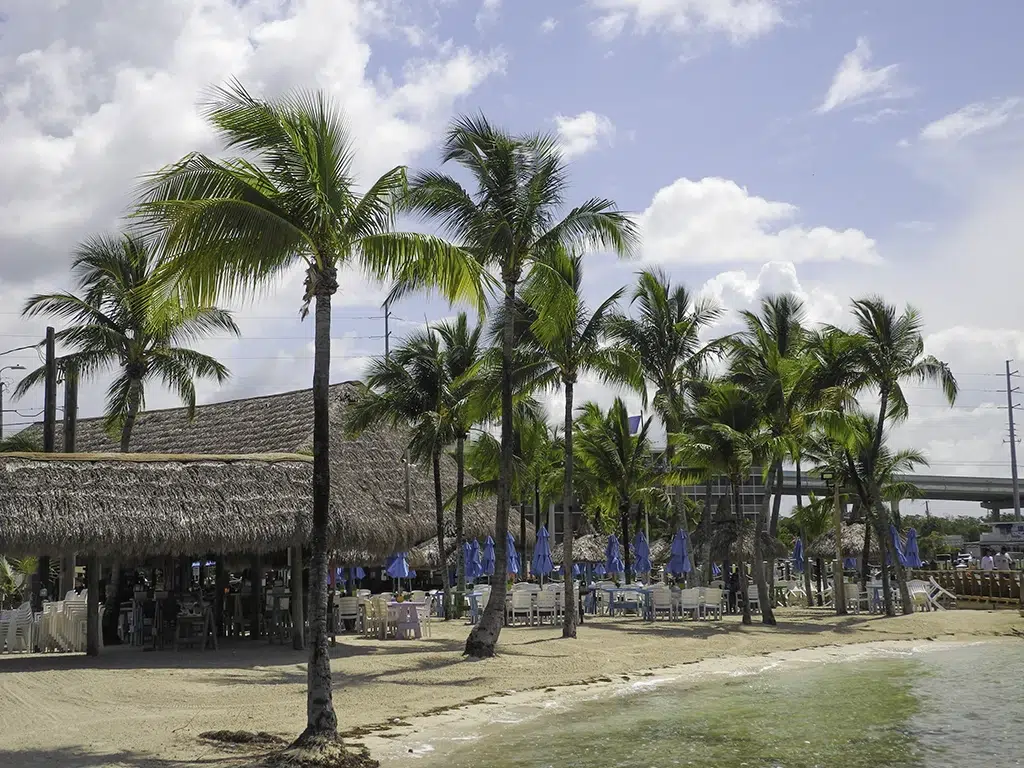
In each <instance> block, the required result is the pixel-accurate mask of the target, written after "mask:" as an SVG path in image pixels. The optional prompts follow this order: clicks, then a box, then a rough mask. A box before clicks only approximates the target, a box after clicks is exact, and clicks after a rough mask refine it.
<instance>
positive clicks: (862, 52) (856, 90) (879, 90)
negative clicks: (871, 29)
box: [817, 37, 905, 114]
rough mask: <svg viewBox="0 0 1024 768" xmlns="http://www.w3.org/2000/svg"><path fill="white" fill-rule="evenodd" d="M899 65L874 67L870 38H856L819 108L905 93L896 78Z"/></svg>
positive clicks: (833, 107) (829, 108) (889, 97)
mask: <svg viewBox="0 0 1024 768" xmlns="http://www.w3.org/2000/svg"><path fill="white" fill-rule="evenodd" d="M898 69H899V65H897V64H889V65H888V66H885V67H879V68H877V69H872V68H871V45H870V43H868V40H867V38H864V37H860V38H857V45H856V46H855V47H854V49H853V50H852V51H850V52H849V53H848V54H846V55H845V56H844V57H843V60H842V62H840V64H839V69H837V70H836V73H835V75H834V76H833V77H832V85H830V86H829V89H828V93H827V94H825V100H824V101H823V102H822V103H821V106H819V107H818V109H817V111H818V112H819V113H820V114H824V113H826V112H831V111H833V110H836V109H841V108H843V107H849V106H852V105H854V104H863V103H864V102H868V101H875V100H878V99H893V98H898V97H900V96H902V95H905V91H904V89H902V88H901V87H900V86H899V85H898V83H897V81H896V75H897V71H898Z"/></svg>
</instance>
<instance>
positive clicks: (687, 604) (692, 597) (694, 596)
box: [676, 587, 704, 621]
mask: <svg viewBox="0 0 1024 768" xmlns="http://www.w3.org/2000/svg"><path fill="white" fill-rule="evenodd" d="M676 600H677V607H678V609H679V615H680V616H682V615H683V614H684V613H689V614H690V615H691V617H692V618H693V620H694V621H697V620H698V619H699V618H700V617H701V614H702V613H703V610H704V601H703V600H702V599H701V594H700V588H699V587H690V588H689V589H681V590H679V595H678V597H677V598H676Z"/></svg>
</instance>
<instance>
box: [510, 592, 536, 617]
mask: <svg viewBox="0 0 1024 768" xmlns="http://www.w3.org/2000/svg"><path fill="white" fill-rule="evenodd" d="M508 612H509V623H510V624H515V623H516V616H525V617H526V621H527V623H528V624H533V595H532V593H530V592H527V591H525V590H522V589H521V590H519V591H517V592H513V593H512V602H511V604H510V605H509V609H508Z"/></svg>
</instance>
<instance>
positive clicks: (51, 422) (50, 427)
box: [43, 326, 57, 453]
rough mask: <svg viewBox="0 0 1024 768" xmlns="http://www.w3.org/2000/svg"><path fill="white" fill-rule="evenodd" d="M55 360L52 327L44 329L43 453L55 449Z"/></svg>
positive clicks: (54, 342) (51, 451)
mask: <svg viewBox="0 0 1024 768" xmlns="http://www.w3.org/2000/svg"><path fill="white" fill-rule="evenodd" d="M56 429H57V358H56V341H55V340H54V335H53V327H52V326H51V327H48V328H47V329H46V379H45V381H44V384H43V452H44V453H53V452H54V450H55V449H56Z"/></svg>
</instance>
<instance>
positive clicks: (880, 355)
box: [833, 297, 958, 615]
mask: <svg viewBox="0 0 1024 768" xmlns="http://www.w3.org/2000/svg"><path fill="white" fill-rule="evenodd" d="M853 316H854V329H853V333H852V336H853V340H852V343H851V347H852V348H853V350H854V352H853V356H854V361H855V365H854V368H855V370H856V371H857V372H858V373H860V375H861V376H862V377H863V383H864V385H866V386H867V387H870V388H872V389H874V390H875V391H877V393H878V417H877V419H876V420H875V430H874V434H873V436H872V440H871V444H870V446H869V447H868V452H867V455H866V456H865V457H864V459H865V463H864V475H865V479H866V480H867V482H866V483H865V484H864V485H863V488H861V487H860V486H858V493H859V494H860V495H861V502H862V504H863V505H864V506H865V507H867V508H869V509H874V510H875V511H876V519H875V524H876V527H877V529H878V531H879V535H880V536H881V537H882V541H883V542H885V541H887V539H888V535H887V533H886V531H887V530H888V527H889V512H888V510H886V509H885V505H884V504H883V503H882V502H883V497H882V493H881V488H880V487H879V486H878V485H877V482H876V476H875V475H876V465H877V463H878V460H879V456H880V455H881V447H882V438H883V435H884V434H885V430H886V426H887V424H890V423H899V422H901V421H904V420H905V419H906V418H907V417H908V416H909V414H910V406H909V405H908V403H907V399H906V396H905V395H904V393H903V388H902V383H903V382H905V381H919V382H922V383H924V382H933V383H936V384H938V385H939V386H940V388H941V389H942V392H943V394H944V395H945V396H946V400H947V401H948V402H949V404H950V405H953V403H954V402H955V401H956V396H957V392H958V386H957V382H956V378H955V377H954V376H953V373H952V371H951V370H950V369H949V366H948V365H947V364H946V363H944V362H942V361H941V360H939V359H938V358H936V357H933V356H932V355H926V354H924V338H923V335H922V327H923V323H922V320H921V316H920V314H919V313H918V312H917V310H915V309H914V308H913V307H907V308H906V309H904V311H903V312H902V313H900V312H899V311H898V310H897V309H896V307H894V306H892V305H890V304H886V303H885V301H884V300H882V299H881V298H878V297H869V298H866V299H858V300H856V301H854V302H853ZM833 332H836V330H835V329H833ZM840 333H841V332H840ZM890 549H891V546H890V545H889V544H886V550H890ZM892 559H893V563H894V565H893V568H894V571H895V574H896V580H897V583H898V585H899V588H900V593H901V598H902V600H903V611H904V613H909V612H912V611H913V609H914V606H913V603H912V602H911V601H910V594H909V592H908V590H907V584H906V579H905V578H904V574H903V568H902V566H901V565H900V564H899V561H898V558H896V557H893V558H892ZM885 597H886V604H885V610H886V614H888V615H892V614H893V613H894V609H893V605H892V596H891V595H890V594H889V593H888V592H886V595H885Z"/></svg>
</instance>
